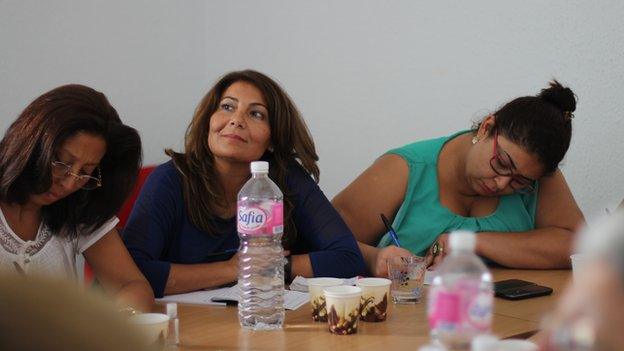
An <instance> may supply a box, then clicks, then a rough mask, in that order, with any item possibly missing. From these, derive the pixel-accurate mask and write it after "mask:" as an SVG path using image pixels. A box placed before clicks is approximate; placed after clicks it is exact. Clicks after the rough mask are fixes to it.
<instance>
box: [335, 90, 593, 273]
mask: <svg viewBox="0 0 624 351" xmlns="http://www.w3.org/2000/svg"><path fill="white" fill-rule="evenodd" d="M575 108H576V99H575V97H574V94H573V93H572V91H571V90H570V89H569V88H566V87H563V86H561V85H560V84H559V83H558V82H557V81H553V82H551V83H550V87H549V88H547V89H543V90H542V91H541V92H540V93H539V94H538V95H537V96H526V97H520V98H517V99H514V100H512V101H511V102H509V103H507V104H505V105H504V106H503V107H502V108H501V109H500V110H498V111H496V112H495V113H494V114H492V115H489V116H487V117H486V118H484V119H483V120H482V121H481V122H480V123H479V124H478V125H477V126H476V128H474V129H473V130H471V131H463V132H459V133H456V134H453V135H451V136H448V137H444V138H438V139H432V140H426V141H421V142H416V143H413V144H410V145H406V146H404V147H401V148H398V149H394V150H391V151H389V152H388V153H386V154H385V155H383V156H382V157H380V158H379V159H377V160H376V161H375V163H373V165H372V166H370V167H369V168H368V169H367V170H366V171H364V173H362V174H361V175H360V176H359V177H358V178H357V179H355V180H354V181H353V183H351V184H350V185H349V186H348V187H347V188H346V189H344V190H343V191H342V192H341V193H340V194H338V195H337V196H336V197H335V198H334V200H333V204H334V206H335V207H336V208H337V209H338V212H340V214H341V215H342V217H343V219H344V220H345V222H346V223H347V225H349V227H350V228H351V230H352V231H353V233H354V234H355V236H356V238H357V239H358V241H359V244H360V249H361V250H362V254H363V255H364V258H365V260H366V261H367V265H368V267H369V269H370V271H371V273H372V274H373V275H376V276H385V275H386V274H387V269H386V263H385V262H386V259H387V258H389V257H393V256H407V255H412V254H416V255H421V256H424V255H427V257H428V259H429V262H430V263H431V264H437V263H438V262H439V261H440V260H441V259H442V258H443V257H444V256H445V255H446V254H448V251H449V248H448V245H447V242H448V232H450V231H452V230H455V229H468V230H472V231H475V232H478V233H479V235H477V247H476V252H477V254H479V255H481V256H483V257H485V258H487V259H489V260H492V261H494V262H496V263H498V264H501V265H503V266H507V267H513V268H544V269H546V268H562V267H568V266H569V264H570V262H569V253H570V248H571V244H572V240H573V232H574V230H575V229H576V228H577V227H578V226H579V224H581V223H582V222H583V221H584V219H583V214H582V213H581V211H580V209H579V208H578V206H577V204H576V202H575V201H574V198H573V196H572V193H571V192H570V189H569V188H568V185H567V184H566V181H565V179H564V177H563V174H562V173H561V171H560V170H559V169H558V165H559V162H560V161H561V160H562V159H563V157H564V155H565V153H566V151H567V150H568V147H569V145H570V138H571V134H572V123H571V122H572V121H571V119H572V117H573V115H572V112H574V110H575ZM380 213H381V214H384V215H385V216H386V217H388V218H390V219H393V220H392V223H393V227H394V229H395V230H396V232H397V235H398V238H399V242H400V243H401V246H402V247H396V246H394V245H393V241H392V240H391V238H390V237H389V236H388V234H387V233H386V232H387V230H386V228H385V227H384V225H383V223H382V221H381V220H380V219H379V214H380ZM384 234H385V235H384Z"/></svg>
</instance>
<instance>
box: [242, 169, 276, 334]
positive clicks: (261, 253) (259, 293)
mask: <svg viewBox="0 0 624 351" xmlns="http://www.w3.org/2000/svg"><path fill="white" fill-rule="evenodd" d="M268 171H269V165H268V163H267V162H263V161H257V162H252V163H251V172H252V177H251V179H249V181H247V183H245V185H244V186H243V188H242V189H241V191H240V192H239V193H238V208H237V226H238V236H239V238H240V247H239V258H238V286H239V289H240V300H239V303H238V320H239V322H240V325H241V326H242V327H243V328H246V329H253V330H273V329H281V328H282V325H283V324H284V314H285V313H284V263H285V259H284V254H283V248H282V244H281V239H282V233H283V231H284V229H283V228H284V227H283V223H284V219H283V216H284V215H283V213H284V210H283V208H284V204H283V195H282V192H281V191H280V189H279V188H278V187H277V185H276V184H275V183H274V182H273V181H272V180H271V179H270V178H269V177H268Z"/></svg>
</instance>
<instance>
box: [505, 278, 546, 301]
mask: <svg viewBox="0 0 624 351" xmlns="http://www.w3.org/2000/svg"><path fill="white" fill-rule="evenodd" d="M552 292H553V289H552V288H549V287H547V286H542V285H537V284H535V283H533V282H529V281H526V280H521V279H507V280H502V281H499V282H495V283H494V293H495V295H496V296H497V297H502V298H503V299H508V300H522V299H528V298H531V297H538V296H545V295H550V294H552Z"/></svg>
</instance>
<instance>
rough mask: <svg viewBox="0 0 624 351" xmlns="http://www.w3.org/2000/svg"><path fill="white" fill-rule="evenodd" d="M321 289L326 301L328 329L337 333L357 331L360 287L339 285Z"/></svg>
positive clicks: (360, 295) (344, 333)
mask: <svg viewBox="0 0 624 351" xmlns="http://www.w3.org/2000/svg"><path fill="white" fill-rule="evenodd" d="M323 291H324V294H325V301H326V303H327V322H328V323H329V331H330V332H332V333H334V334H339V335H346V334H354V333H357V322H358V319H359V318H358V317H359V316H360V299H361V297H362V289H361V288H358V287H357V286H350V285H341V286H330V287H329V288H325V289H323Z"/></svg>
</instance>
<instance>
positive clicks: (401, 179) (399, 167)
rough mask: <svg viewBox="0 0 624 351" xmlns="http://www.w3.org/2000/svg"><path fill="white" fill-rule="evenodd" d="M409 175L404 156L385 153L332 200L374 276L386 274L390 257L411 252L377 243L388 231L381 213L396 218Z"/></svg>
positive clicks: (406, 254)
mask: <svg viewBox="0 0 624 351" xmlns="http://www.w3.org/2000/svg"><path fill="white" fill-rule="evenodd" d="M408 176H409V167H408V165H407V162H405V160H404V159H403V158H402V157H400V156H398V155H393V154H388V155H384V156H382V157H380V158H378V159H377V160H376V161H375V162H374V163H373V164H372V165H371V166H370V167H369V168H368V169H367V170H365V171H364V172H363V173H362V174H360V176H358V177H357V178H356V179H355V180H354V181H353V182H352V183H351V184H349V186H347V187H346V188H345V189H344V190H343V191H341V192H340V193H339V194H338V195H336V197H334V199H333V200H332V204H333V205H334V207H335V208H336V210H337V211H338V213H339V214H340V216H341V217H342V219H343V220H344V221H345V223H346V224H347V226H349V228H350V229H351V231H352V232H353V235H354V236H355V238H356V239H357V240H358V242H359V247H360V250H361V251H362V255H363V256H364V261H365V262H366V265H367V267H368V270H369V271H370V272H371V273H372V274H373V275H375V276H387V268H386V263H385V262H386V259H387V258H389V257H395V256H410V255H412V254H411V253H410V252H409V251H408V250H405V249H402V248H397V247H396V246H388V247H386V248H383V249H379V248H377V247H376V246H375V245H376V244H377V242H378V241H379V239H380V238H381V236H382V235H383V234H385V233H386V232H387V230H386V228H385V227H384V224H383V222H382V221H381V218H380V214H384V215H385V216H386V217H388V218H390V219H392V218H394V216H395V215H396V212H397V211H398V209H399V207H400V206H401V203H402V202H403V199H404V197H405V191H406V189H407V181H408Z"/></svg>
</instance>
